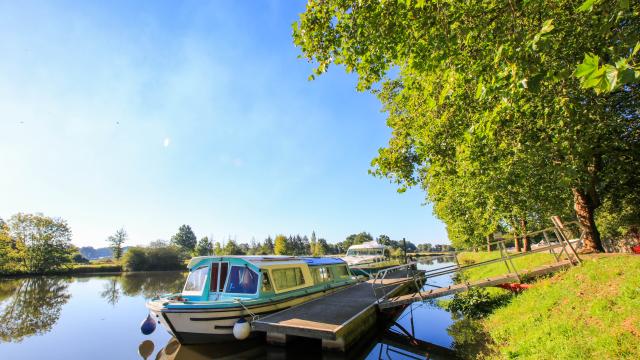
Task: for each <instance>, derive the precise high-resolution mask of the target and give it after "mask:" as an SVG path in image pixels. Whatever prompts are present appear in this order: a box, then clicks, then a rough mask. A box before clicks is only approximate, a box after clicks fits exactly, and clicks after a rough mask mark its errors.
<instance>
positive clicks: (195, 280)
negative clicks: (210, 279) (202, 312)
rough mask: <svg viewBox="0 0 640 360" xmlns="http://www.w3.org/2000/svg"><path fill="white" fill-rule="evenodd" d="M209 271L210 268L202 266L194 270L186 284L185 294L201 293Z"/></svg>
mask: <svg viewBox="0 0 640 360" xmlns="http://www.w3.org/2000/svg"><path fill="white" fill-rule="evenodd" d="M208 269H209V267H208V266H202V267H199V268H197V269H196V270H193V271H192V272H191V273H190V274H189V277H188V278H187V283H186V284H184V292H191V293H201V292H202V289H203V288H204V284H205V282H206V280H207V272H208Z"/></svg>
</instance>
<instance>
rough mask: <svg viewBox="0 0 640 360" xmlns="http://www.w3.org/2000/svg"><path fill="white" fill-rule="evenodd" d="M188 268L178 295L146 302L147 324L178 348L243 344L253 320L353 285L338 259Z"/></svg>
mask: <svg viewBox="0 0 640 360" xmlns="http://www.w3.org/2000/svg"><path fill="white" fill-rule="evenodd" d="M188 267H189V271H190V272H189V276H188V277H187V281H186V284H185V286H184V289H183V290H182V292H180V293H176V294H168V295H163V296H160V297H157V298H153V299H151V300H150V301H149V302H147V304H146V306H147V308H148V309H149V311H150V319H149V322H153V323H154V324H155V322H156V321H157V322H158V323H160V324H161V325H162V326H164V327H165V328H166V329H167V331H168V332H169V333H170V334H171V335H173V336H174V337H175V338H176V339H177V340H178V341H179V342H180V343H182V344H196V343H216V342H226V341H233V340H234V339H237V340H243V339H245V338H247V337H249V335H251V325H250V322H251V320H252V319H254V318H255V317H256V316H261V315H266V314H270V313H274V312H277V311H280V310H282V309H286V308H289V307H291V306H294V305H298V304H301V303H304V302H306V301H309V300H312V299H315V298H318V297H321V296H325V295H326V294H328V293H332V292H334V291H337V290H339V289H342V288H344V287H345V286H349V285H351V284H354V283H355V282H356V279H355V277H353V276H352V275H351V273H350V271H349V268H348V266H347V264H346V263H345V262H344V261H342V260H340V259H337V258H311V257H290V256H201V257H196V258H193V259H192V260H191V261H190V262H189V265H188ZM152 327H153V328H155V325H152ZM152 331H153V329H151V332H152ZM143 333H144V330H143Z"/></svg>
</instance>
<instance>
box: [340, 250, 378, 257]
mask: <svg viewBox="0 0 640 360" xmlns="http://www.w3.org/2000/svg"><path fill="white" fill-rule="evenodd" d="M383 254H384V249H349V250H347V256H371V255H383Z"/></svg>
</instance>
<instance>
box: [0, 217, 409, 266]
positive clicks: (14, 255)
mask: <svg viewBox="0 0 640 360" xmlns="http://www.w3.org/2000/svg"><path fill="white" fill-rule="evenodd" d="M71 235H72V233H71V229H70V228H69V226H68V224H67V222H66V221H65V220H63V219H60V218H51V217H47V216H44V215H42V214H23V213H18V214H16V215H13V216H12V217H11V218H9V219H8V220H7V221H4V220H2V219H1V218H0V274H19V273H30V274H41V273H47V272H55V271H60V270H64V269H70V268H71V267H73V266H74V265H77V264H86V263H88V262H89V258H92V259H95V258H104V257H112V260H104V259H98V260H97V261H100V262H105V261H106V262H109V261H112V262H113V264H114V265H122V268H123V269H124V270H126V271H148V270H175V269H184V267H185V262H186V261H187V260H188V259H190V258H191V257H193V256H206V255H273V254H275V255H293V256H301V255H307V256H324V255H336V254H344V253H345V252H346V251H347V249H348V248H349V247H350V246H352V245H356V244H362V243H364V242H368V241H373V240H374V238H373V236H371V234H370V233H368V232H360V233H356V234H351V235H349V236H347V237H346V238H345V239H344V240H343V241H341V242H338V243H335V244H332V243H329V242H328V241H327V240H326V239H324V238H322V237H318V236H317V235H316V233H315V231H313V232H312V233H311V235H310V236H307V235H300V234H296V235H288V236H286V235H283V234H279V235H276V236H275V238H272V237H271V236H268V237H267V238H266V239H264V240H263V241H256V239H255V238H252V239H251V241H250V242H249V243H240V242H238V241H237V240H236V239H232V238H228V239H226V240H225V241H222V242H220V241H215V242H214V241H213V240H212V239H209V237H207V236H205V237H202V238H200V239H199V240H198V238H197V237H196V235H195V233H194V232H193V229H192V228H191V227H190V226H189V225H186V224H185V225H181V226H180V227H179V228H178V231H177V232H176V234H175V235H173V236H172V237H171V240H170V241H165V240H155V241H152V242H151V243H150V244H149V245H148V246H125V243H126V242H127V241H129V235H128V233H127V231H126V230H125V229H124V228H120V229H118V230H117V231H115V233H114V234H113V235H110V236H108V237H107V238H106V242H107V243H108V244H109V247H108V248H102V249H94V248H93V247H84V248H81V249H78V248H76V247H75V246H73V245H72V244H71ZM375 240H376V241H378V242H379V243H380V244H383V245H386V246H388V247H389V248H390V249H391V252H392V254H393V255H399V254H401V252H402V249H403V246H406V250H407V251H408V252H413V251H417V250H418V249H419V248H418V247H417V246H416V245H415V244H413V243H412V242H411V241H406V242H404V243H403V241H402V240H391V238H390V237H389V236H387V235H384V234H383V235H380V236H378V237H377V238H376V239H375ZM83 254H84V255H83Z"/></svg>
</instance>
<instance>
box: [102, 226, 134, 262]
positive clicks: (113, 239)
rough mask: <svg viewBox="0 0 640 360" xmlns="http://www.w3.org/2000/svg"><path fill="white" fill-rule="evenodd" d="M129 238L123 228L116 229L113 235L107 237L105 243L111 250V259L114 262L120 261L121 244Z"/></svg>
mask: <svg viewBox="0 0 640 360" xmlns="http://www.w3.org/2000/svg"><path fill="white" fill-rule="evenodd" d="M128 238H129V235H127V232H126V231H125V229H124V228H121V229H118V230H117V231H116V232H115V234H113V235H111V236H109V237H108V238H107V242H108V243H109V247H110V248H111V252H112V253H113V258H114V259H116V260H120V258H121V257H122V244H124V242H125V241H127V239H128Z"/></svg>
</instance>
